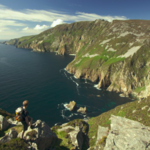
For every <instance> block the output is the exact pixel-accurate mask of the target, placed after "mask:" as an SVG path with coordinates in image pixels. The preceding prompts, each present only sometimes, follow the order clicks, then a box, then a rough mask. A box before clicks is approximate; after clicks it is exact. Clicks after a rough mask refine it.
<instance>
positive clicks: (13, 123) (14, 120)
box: [7, 117, 22, 126]
mask: <svg viewBox="0 0 150 150" xmlns="http://www.w3.org/2000/svg"><path fill="white" fill-rule="evenodd" d="M7 121H8V122H9V123H10V125H11V126H15V125H22V123H21V122H18V121H16V119H15V117H14V118H9V119H8V120H7Z"/></svg>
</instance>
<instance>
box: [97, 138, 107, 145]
mask: <svg viewBox="0 0 150 150" xmlns="http://www.w3.org/2000/svg"><path fill="white" fill-rule="evenodd" d="M106 139H107V136H103V137H102V139H100V140H99V141H98V143H97V145H103V146H104V145H105V144H106Z"/></svg>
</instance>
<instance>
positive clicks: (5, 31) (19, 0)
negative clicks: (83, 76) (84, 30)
mask: <svg viewBox="0 0 150 150" xmlns="http://www.w3.org/2000/svg"><path fill="white" fill-rule="evenodd" d="M149 6H150V0H0V40H8V39H13V38H18V37H22V36H28V35H35V34H39V33H40V32H42V31H44V30H47V29H49V28H53V27H55V26H56V25H58V24H64V23H73V22H78V21H94V20H96V19H105V20H107V21H109V22H111V21H113V20H116V19H117V20H128V19H143V20H150V8H149Z"/></svg>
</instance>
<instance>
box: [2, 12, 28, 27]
mask: <svg viewBox="0 0 150 150" xmlns="http://www.w3.org/2000/svg"><path fill="white" fill-rule="evenodd" d="M0 17H1V14H0ZM25 25H26V24H24V23H19V22H17V21H15V20H4V19H0V27H4V26H25Z"/></svg>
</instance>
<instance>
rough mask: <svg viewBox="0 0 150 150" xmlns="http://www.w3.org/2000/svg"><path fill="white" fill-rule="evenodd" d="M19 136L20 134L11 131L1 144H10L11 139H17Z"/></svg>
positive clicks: (0, 140) (2, 139)
mask: <svg viewBox="0 0 150 150" xmlns="http://www.w3.org/2000/svg"><path fill="white" fill-rule="evenodd" d="M17 135H18V133H17V131H16V130H14V129H10V131H9V133H8V134H6V135H5V136H3V137H2V138H1V139H0V142H2V143H6V142H9V141H10V140H11V139H15V138H17Z"/></svg>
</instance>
